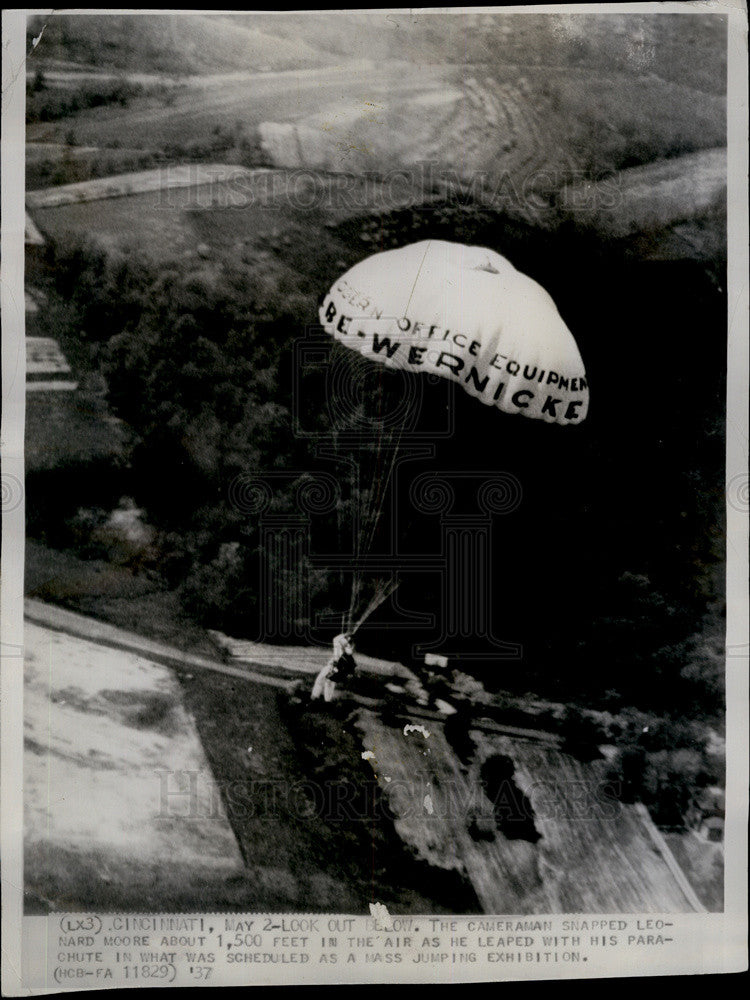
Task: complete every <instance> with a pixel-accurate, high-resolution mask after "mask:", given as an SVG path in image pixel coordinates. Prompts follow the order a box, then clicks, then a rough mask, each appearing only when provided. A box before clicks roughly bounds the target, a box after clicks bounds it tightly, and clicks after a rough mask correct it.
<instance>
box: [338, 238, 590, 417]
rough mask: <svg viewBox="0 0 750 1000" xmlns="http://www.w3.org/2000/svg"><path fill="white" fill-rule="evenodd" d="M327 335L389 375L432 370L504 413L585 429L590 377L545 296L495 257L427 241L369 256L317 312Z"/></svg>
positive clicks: (491, 253)
mask: <svg viewBox="0 0 750 1000" xmlns="http://www.w3.org/2000/svg"><path fill="white" fill-rule="evenodd" d="M320 321H321V323H322V325H323V326H324V328H325V329H326V331H327V332H328V333H329V334H331V335H332V336H334V337H335V338H336V339H337V340H339V341H341V343H342V344H345V345H346V346H347V347H349V348H351V349H352V350H354V351H357V352H358V353H359V354H361V355H363V356H364V357H367V358H370V359H372V361H374V362H376V363H379V364H382V365H386V366H387V367H389V368H396V369H401V370H404V371H413V372H432V373H433V374H435V375H438V376H441V377H443V378H448V379H451V380H453V381H454V382H458V383H459V384H460V385H461V386H462V387H463V388H464V389H465V391H466V392H468V393H469V394H470V395H472V396H475V397H476V398H477V399H479V400H480V401H481V402H483V403H486V404H487V405H489V406H496V407H498V408H499V409H500V410H503V411H504V412H506V413H517V414H522V415H523V416H526V417H532V418H535V419H538V420H545V421H547V422H548V423H557V424H579V423H581V422H582V421H583V420H584V419H585V417H586V414H587V412H588V403H589V393H588V380H587V378H586V371H585V368H584V366H583V362H582V360H581V355H580V353H579V351H578V347H577V345H576V342H575V340H574V339H573V335H572V334H571V332H570V330H569V329H568V328H567V326H566V325H565V323H564V322H563V320H562V317H561V316H560V314H559V312H558V311H557V308H556V306H555V303H554V302H553V300H552V298H551V297H550V296H549V295H548V293H547V292H546V291H545V290H544V289H543V288H542V286H541V285H539V284H538V283H537V282H536V281H534V280H533V279H532V278H529V277H528V276H527V275H525V274H522V273H521V272H520V271H517V270H516V268H515V267H513V265H512V264H511V263H510V262H509V261H508V260H506V259H505V258H504V257H501V256H500V254H498V253H495V252H494V251H493V250H487V249H485V248H483V247H476V246H466V245H464V244H462V243H449V242H445V241H442V240H425V241H423V242H420V243H412V244H410V245H409V246H405V247H401V248H399V249H397V250H386V251H383V252H382V253H377V254H374V255H373V256H371V257H367V258H366V259H365V260H363V261H361V262H360V263H359V264H355V265H354V267H352V268H350V269H349V270H348V271H347V272H346V273H345V274H344V275H342V277H341V278H339V280H338V281H336V282H335V284H334V285H333V287H332V288H331V290H330V291H329V293H328V294H327V295H326V297H325V299H324V300H323V303H322V305H321V308H320Z"/></svg>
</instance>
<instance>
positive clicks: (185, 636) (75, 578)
mask: <svg viewBox="0 0 750 1000" xmlns="http://www.w3.org/2000/svg"><path fill="white" fill-rule="evenodd" d="M24 590H25V593H26V595H27V596H29V597H36V598H39V599H40V600H42V601H48V602H49V603H51V604H59V605H61V606H62V607H66V608H69V609H70V610H72V611H78V612H80V613H81V614H86V615H91V617H92V618H96V619H98V620H99V621H103V622H108V623H109V624H110V625H117V626H119V627H120V628H124V629H128V630H131V631H133V632H137V633H138V634H139V635H143V636H146V637H147V638H150V639H159V640H161V641H163V642H168V643H171V644H172V645H173V646H175V647H176V648H178V649H184V650H187V651H189V652H191V653H198V654H204V655H207V656H215V655H216V647H215V645H214V643H213V642H212V641H211V638H210V636H209V635H208V634H207V633H206V631H205V629H202V628H200V626H198V625H196V624H195V623H194V622H192V621H191V620H190V619H189V618H188V617H187V616H186V615H185V614H184V613H183V612H182V610H181V608H180V602H179V600H178V598H177V595H176V594H175V593H174V592H172V591H167V590H164V587H163V584H162V583H161V581H159V580H157V579H155V578H154V576H153V575H150V574H148V573H136V572H134V571H133V569H131V568H130V567H128V566H117V565H115V564H113V563H112V562H109V561H107V560H104V559H80V558H78V557H77V556H76V555H74V554H73V553H72V552H70V551H66V550H61V549H55V548H52V547H51V546H49V545H46V544H45V543H44V542H42V541H40V540H38V539H34V538H27V539H26V563H25V579H24Z"/></svg>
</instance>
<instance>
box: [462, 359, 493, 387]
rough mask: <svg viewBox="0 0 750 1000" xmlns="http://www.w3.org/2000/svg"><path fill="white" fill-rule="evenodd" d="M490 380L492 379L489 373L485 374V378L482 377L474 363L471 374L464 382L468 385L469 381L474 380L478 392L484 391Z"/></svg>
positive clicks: (470, 370)
mask: <svg viewBox="0 0 750 1000" xmlns="http://www.w3.org/2000/svg"><path fill="white" fill-rule="evenodd" d="M489 380H490V377H489V375H485V376H484V378H483V379H480V378H479V372H478V371H477V370H476V368H475V367H474V365H472V366H471V368H470V369H469V374H468V375H467V376H466V378H465V379H464V383H465V384H466V385H468V384H469V382H473V383H474V388H475V389H476V390H477V392H484V390H485V389H486V388H487V383H488V382H489Z"/></svg>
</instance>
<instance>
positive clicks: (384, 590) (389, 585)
mask: <svg viewBox="0 0 750 1000" xmlns="http://www.w3.org/2000/svg"><path fill="white" fill-rule="evenodd" d="M400 582H401V581H400V580H398V579H393V578H392V579H391V580H389V581H387V582H386V581H384V580H380V581H378V584H377V588H376V591H375V594H374V596H373V597H372V598H371V600H370V603H369V604H368V605H367V607H366V608H365V610H364V611H363V612H362V615H361V616H360V618H359V619H358V621H357V623H356V624H355V625H354V627H353V628H350V631H349V635H354V634H355V633H356V632H357V630H358V629H359V627H360V626H361V625H363V624H364V623H365V622H366V621H367V619H368V618H369V617H370V615H371V614H372V613H373V612H374V611H376V610H377V609H378V608H379V607H380V605H381V604H382V603H383V601H385V600H387V599H388V598H389V597H390V596H391V594H393V593H394V591H395V590H396V589H397V588H398V586H399V584H400Z"/></svg>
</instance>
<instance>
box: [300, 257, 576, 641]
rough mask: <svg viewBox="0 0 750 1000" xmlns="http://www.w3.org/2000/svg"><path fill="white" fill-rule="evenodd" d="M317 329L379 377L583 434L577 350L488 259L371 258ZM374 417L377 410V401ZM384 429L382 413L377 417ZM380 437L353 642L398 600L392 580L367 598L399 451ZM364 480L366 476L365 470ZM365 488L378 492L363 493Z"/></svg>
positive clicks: (391, 434)
mask: <svg viewBox="0 0 750 1000" xmlns="http://www.w3.org/2000/svg"><path fill="white" fill-rule="evenodd" d="M320 322H321V324H322V325H323V327H324V328H325V330H326V331H327V332H328V333H329V334H331V335H332V336H333V337H335V338H336V339H337V340H338V341H340V342H341V343H342V344H343V345H345V346H346V347H347V348H350V349H351V350H353V351H356V352H357V353H358V354H359V355H362V356H363V357H364V358H368V359H370V360H371V361H372V362H373V363H375V364H376V365H383V366H386V367H388V368H391V369H397V370H401V371H405V372H412V373H418V372H430V373H432V374H434V375H437V376H440V377H442V378H446V379H450V380H452V381H454V382H456V383H458V384H459V385H460V386H461V387H462V388H463V389H464V390H465V391H466V392H467V393H469V394H470V395H472V396H475V397H476V398H477V399H478V400H480V401H481V402H482V403H485V404H487V405H488V406H493V407H496V408H497V409H499V410H503V411H504V412H505V413H509V414H520V415H522V416H525V417H530V418H533V419H537V420H544V421H546V422H548V423H556V424H562V425H566V424H580V423H581V422H582V421H583V420H584V419H585V417H586V414H587V411H588V402H589V394H588V381H587V378H586V372H585V369H584V366H583V362H582V360H581V355H580V353H579V351H578V347H577V345H576V342H575V340H574V339H573V335H572V334H571V332H570V330H569V329H568V328H567V326H566V325H565V323H564V321H563V319H562V317H561V316H560V314H559V312H558V311H557V308H556V306H555V303H554V302H553V300H552V298H551V297H550V296H549V294H548V293H547V292H546V291H545V290H544V289H543V288H542V286H541V285H539V284H538V283H537V282H536V281H534V280H533V279H531V278H529V277H528V276H527V275H525V274H522V273H521V272H520V271H518V270H516V268H515V267H514V266H513V265H512V264H511V263H510V262H509V261H508V260H506V259H505V258H504V257H501V256H500V254H498V253H495V252H494V251H492V250H488V249H485V248H483V247H476V246H466V245H464V244H461V243H449V242H445V241H442V240H425V241H423V242H420V243H413V244H411V245H409V246H405V247H401V248H399V249H396V250H386V251H383V252H382V253H377V254H374V255H373V256H371V257H367V258H366V259H365V260H363V261H361V262H360V263H358V264H355V265H354V267H352V268H350V269H349V270H348V271H347V272H346V273H345V274H343V275H342V277H341V278H339V280H338V281H336V282H335V283H334V285H333V286H332V287H331V289H330V291H329V292H328V294H327V295H326V296H325V297H324V299H323V300H322V304H321V307H320ZM372 405H373V407H375V408H376V407H377V400H376V399H374V400H373V401H372ZM372 416H373V418H374V422H375V423H377V413H373V414H372ZM400 431H401V429H400V428H394V427H393V425H390V426H388V427H386V426H385V425H383V426H382V433H381V438H380V439H379V442H378V447H377V458H376V461H375V466H374V471H373V468H370V469H368V470H367V473H366V475H365V476H364V477H361V478H360V482H359V485H358V487H357V489H358V495H359V498H360V507H361V516H360V519H359V526H358V537H357V538H356V539H355V541H356V543H357V547H356V552H355V560H354V582H353V586H352V600H351V607H350V609H349V615H348V619H347V621H348V626H347V627H348V630H349V631H355V630H356V628H357V627H359V625H360V624H362V622H363V621H364V620H365V619H366V618H367V617H368V616H369V615H370V614H371V613H372V612H373V611H374V609H375V608H376V607H377V606H378V605H379V604H380V603H382V601H383V600H385V598H386V597H387V596H388V595H389V594H390V593H392V592H393V590H394V589H395V587H396V586H397V581H396V580H395V578H393V577H392V578H391V579H390V580H378V581H375V582H374V585H373V587H372V588H371V592H370V594H369V596H365V597H364V598H363V593H364V591H365V586H364V576H365V575H366V574H365V573H364V572H363V570H362V568H361V567H362V566H363V565H364V563H365V562H366V559H365V558H364V557H366V556H367V552H368V549H369V546H370V545H371V544H372V539H373V537H374V534H375V529H376V527H377V523H378V520H379V517H380V513H381V511H382V506H383V500H384V497H385V494H386V491H387V486H388V480H389V479H390V475H391V472H392V469H393V465H394V462H395V458H396V451H397V449H398V442H399V440H400ZM360 471H362V469H361V470H360ZM363 478H364V479H369V480H370V483H369V484H368V483H364V484H363Z"/></svg>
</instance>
